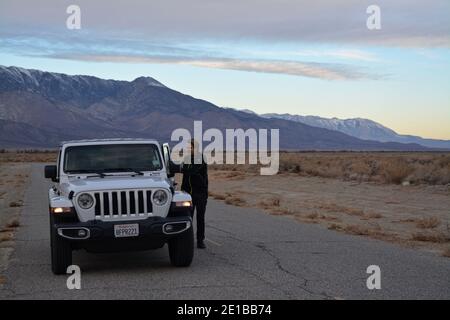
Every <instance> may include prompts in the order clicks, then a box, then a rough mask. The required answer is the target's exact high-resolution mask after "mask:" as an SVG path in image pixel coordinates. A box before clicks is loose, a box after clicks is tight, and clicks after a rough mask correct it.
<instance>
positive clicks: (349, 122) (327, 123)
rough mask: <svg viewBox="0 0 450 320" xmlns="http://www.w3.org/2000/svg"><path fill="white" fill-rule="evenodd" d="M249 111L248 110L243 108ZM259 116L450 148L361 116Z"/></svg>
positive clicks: (362, 136)
mask: <svg viewBox="0 0 450 320" xmlns="http://www.w3.org/2000/svg"><path fill="white" fill-rule="evenodd" d="M244 111H247V112H249V111H250V110H244ZM261 117H264V118H270V119H284V120H289V121H295V122H300V123H304V124H307V125H310V126H313V127H318V128H325V129H329V130H335V131H339V132H342V133H345V134H348V135H350V136H352V137H356V138H359V139H363V140H373V141H380V142H400V143H417V144H420V145H422V146H425V147H429V148H438V149H450V141H449V140H435V139H424V138H421V137H418V136H411V135H401V134H398V133H397V132H395V131H394V130H392V129H389V128H387V127H385V126H383V125H382V124H379V123H377V122H375V121H372V120H369V119H362V118H354V119H338V118H331V119H329V118H321V117H317V116H301V115H291V114H287V113H285V114H277V113H266V114H262V115H261Z"/></svg>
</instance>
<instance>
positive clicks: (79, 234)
mask: <svg viewBox="0 0 450 320" xmlns="http://www.w3.org/2000/svg"><path fill="white" fill-rule="evenodd" d="M78 236H79V237H80V238H84V237H86V236H87V232H86V230H84V229H80V230H78Z"/></svg>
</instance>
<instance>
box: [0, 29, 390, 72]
mask: <svg viewBox="0 0 450 320" xmlns="http://www.w3.org/2000/svg"><path fill="white" fill-rule="evenodd" d="M0 46H2V47H3V48H5V50H11V51H12V52H15V53H18V54H20V55H25V56H32V57H45V58H52V59H65V60H75V61H90V62H117V63H149V64H178V65H189V66H194V67H200V68H210V69H223V70H235V71H245V72H259V73H272V74H282V75H291V76H300V77H309V78H316V79H324V80H361V79H371V80H378V79H380V78H382V76H381V75H379V74H373V73H369V72H367V71H366V70H363V69H362V67H361V66H354V65H352V64H348V63H342V62H339V61H338V62H335V61H332V62H328V61H320V62H317V61H311V58H317V57H323V56H330V57H334V58H336V57H340V58H345V59H359V60H365V61H369V60H370V59H371V58H372V56H371V55H369V54H368V53H365V52H362V51H343V50H338V51H335V52H329V51H324V52H319V51H317V52H310V53H306V52H303V53H304V55H305V59H301V57H302V53H301V52H299V51H294V52H293V54H289V53H288V52H283V51H278V53H276V54H275V52H274V54H273V55H262V54H258V52H257V50H256V51H254V52H253V53H252V54H246V53H245V50H241V49H237V50H228V51H227V50H226V49H224V48H220V47H218V46H213V47H212V48H211V47H208V46H201V45H189V44H184V45H181V44H170V45H169V44H161V43H151V42H150V43H149V42H146V41H139V40H135V41H133V40H128V39H125V40H123V39H115V40H114V41H110V40H108V39H102V38H95V37H93V35H90V37H87V38H85V37H75V38H67V39H64V38H60V37H57V38H52V37H50V38H47V36H41V37H38V38H35V37H31V38H28V37H26V36H21V37H8V38H3V39H2V38H1V37H0ZM225 54H227V55H225ZM306 56H308V58H309V59H306ZM268 57H270V58H268ZM293 58H295V59H293Z"/></svg>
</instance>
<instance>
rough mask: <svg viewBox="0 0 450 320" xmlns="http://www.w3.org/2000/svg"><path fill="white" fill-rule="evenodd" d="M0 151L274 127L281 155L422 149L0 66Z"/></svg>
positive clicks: (137, 84) (156, 88)
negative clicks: (199, 128) (197, 128)
mask: <svg viewBox="0 0 450 320" xmlns="http://www.w3.org/2000/svg"><path fill="white" fill-rule="evenodd" d="M0 120H1V121H2V122H1V123H0V133H1V134H0V147H2V146H3V147H4V146H8V147H14V146H15V145H16V146H20V147H25V146H26V145H27V144H28V145H29V146H32V147H37V146H39V147H54V146H56V145H57V144H58V143H59V142H60V141H62V140H72V138H74V139H78V138H83V139H84V138H107V137H111V138H118V137H130V138H133V137H148V138H156V139H159V140H165V141H169V140H170V137H171V133H172V132H173V130H174V129H176V128H185V129H188V130H190V131H191V132H192V129H193V128H192V125H193V121H194V120H200V121H203V130H206V129H209V128H217V129H219V130H225V129H227V128H242V129H244V130H246V129H249V128H255V129H272V128H278V129H279V130H280V148H282V149H286V150H401V151H406V150H408V151H409V150H411V151H416V150H428V149H427V148H424V147H422V146H420V145H417V144H400V143H380V142H376V141H367V140H361V139H357V138H355V137H352V136H349V135H346V134H344V133H341V132H338V131H332V130H328V129H324V128H318V127H313V126H309V125H306V124H303V123H296V122H293V121H289V120H284V119H267V118H263V117H260V116H258V115H253V114H249V113H246V112H242V111H237V110H231V109H226V108H220V107H218V106H216V105H214V104H212V103H210V102H208V101H206V100H202V99H198V98H195V97H192V96H189V95H186V94H183V93H180V92H178V91H175V90H173V89H170V88H168V87H166V86H165V85H163V84H162V83H160V82H158V81H157V80H155V79H154V78H151V77H139V78H136V79H135V80H133V81H123V80H111V79H108V80H105V79H101V78H97V77H93V76H83V75H75V76H71V75H65V74H62V73H51V72H46V71H40V70H31V69H24V68H17V67H2V66H0Z"/></svg>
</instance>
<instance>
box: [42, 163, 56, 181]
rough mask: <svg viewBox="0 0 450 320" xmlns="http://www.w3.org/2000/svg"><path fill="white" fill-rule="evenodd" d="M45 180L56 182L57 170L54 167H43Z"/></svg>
mask: <svg viewBox="0 0 450 320" xmlns="http://www.w3.org/2000/svg"><path fill="white" fill-rule="evenodd" d="M44 170H45V178H46V179H52V181H53V182H55V181H56V176H57V170H56V166H45V169H44Z"/></svg>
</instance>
